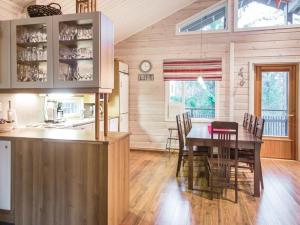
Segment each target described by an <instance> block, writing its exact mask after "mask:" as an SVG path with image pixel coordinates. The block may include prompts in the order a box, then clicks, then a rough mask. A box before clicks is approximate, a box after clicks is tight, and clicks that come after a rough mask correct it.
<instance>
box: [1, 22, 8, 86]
mask: <svg viewBox="0 0 300 225" xmlns="http://www.w3.org/2000/svg"><path fill="white" fill-rule="evenodd" d="M0 49H1V51H0V88H2V89H6V88H10V21H0Z"/></svg>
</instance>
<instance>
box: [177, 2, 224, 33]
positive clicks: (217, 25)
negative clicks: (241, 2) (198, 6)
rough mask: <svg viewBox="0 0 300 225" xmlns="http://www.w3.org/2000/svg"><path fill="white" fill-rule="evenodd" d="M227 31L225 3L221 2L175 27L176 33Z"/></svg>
mask: <svg viewBox="0 0 300 225" xmlns="http://www.w3.org/2000/svg"><path fill="white" fill-rule="evenodd" d="M226 29H227V2H225V3H224V2H221V4H220V3H217V4H215V5H214V6H212V7H210V8H208V9H207V10H205V11H203V12H200V13H198V14H196V15H194V16H192V17H190V18H188V19H187V20H185V21H183V22H182V23H180V24H178V25H177V32H179V33H190V32H202V31H203V32H205V31H220V30H226Z"/></svg>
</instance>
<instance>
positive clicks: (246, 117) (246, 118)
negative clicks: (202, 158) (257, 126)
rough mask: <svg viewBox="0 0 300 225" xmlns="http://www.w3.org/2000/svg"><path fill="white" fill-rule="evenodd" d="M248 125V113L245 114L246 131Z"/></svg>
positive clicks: (244, 125) (244, 124)
mask: <svg viewBox="0 0 300 225" xmlns="http://www.w3.org/2000/svg"><path fill="white" fill-rule="evenodd" d="M247 124H248V113H244V120H243V127H244V128H245V129H246V128H247Z"/></svg>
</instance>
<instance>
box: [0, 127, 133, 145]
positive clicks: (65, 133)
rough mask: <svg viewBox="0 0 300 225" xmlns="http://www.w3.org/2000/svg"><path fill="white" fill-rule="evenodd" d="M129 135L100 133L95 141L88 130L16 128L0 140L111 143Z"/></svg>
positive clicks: (3, 134) (92, 132)
mask: <svg viewBox="0 0 300 225" xmlns="http://www.w3.org/2000/svg"><path fill="white" fill-rule="evenodd" d="M128 135H129V133H117V132H112V133H109V135H108V136H107V137H104V134H103V133H100V139H99V140H96V139H95V132H94V131H89V130H73V129H54V128H53V129H45V128H16V129H14V130H12V131H9V132H3V133H0V140H1V139H6V140H15V139H41V140H45V141H67V142H68V141H69V142H87V143H95V144H100V143H113V142H114V141H116V140H119V139H122V138H125V137H127V136H128Z"/></svg>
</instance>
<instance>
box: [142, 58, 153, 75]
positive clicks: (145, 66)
mask: <svg viewBox="0 0 300 225" xmlns="http://www.w3.org/2000/svg"><path fill="white" fill-rule="evenodd" d="M151 69H152V64H151V62H150V61H149V60H143V61H142V62H141V63H140V71H141V72H143V73H148V72H150V70H151Z"/></svg>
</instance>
